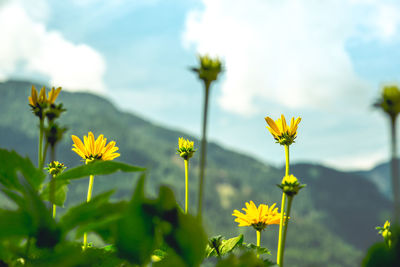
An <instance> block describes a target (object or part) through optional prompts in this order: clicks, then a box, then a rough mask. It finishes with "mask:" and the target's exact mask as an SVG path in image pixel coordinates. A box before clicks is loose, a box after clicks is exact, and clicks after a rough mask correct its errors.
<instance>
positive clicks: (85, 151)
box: [71, 132, 120, 163]
mask: <svg viewBox="0 0 400 267" xmlns="http://www.w3.org/2000/svg"><path fill="white" fill-rule="evenodd" d="M71 137H72V140H73V141H74V144H73V148H72V151H74V152H75V153H76V154H78V155H79V156H81V157H82V158H83V159H85V160H86V163H88V162H91V161H93V160H113V159H115V158H117V157H119V156H120V154H118V153H114V152H115V151H117V150H118V147H116V146H115V142H114V141H111V142H110V143H108V145H107V146H106V142H107V138H104V136H103V135H102V134H101V135H99V137H97V139H96V141H95V140H94V135H93V133H92V132H89V133H88V136H87V137H86V136H84V137H83V142H84V143H82V141H81V140H80V139H79V137H77V136H75V135H72V136H71Z"/></svg>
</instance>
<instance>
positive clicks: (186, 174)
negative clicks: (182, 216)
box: [185, 159, 189, 213]
mask: <svg viewBox="0 0 400 267" xmlns="http://www.w3.org/2000/svg"><path fill="white" fill-rule="evenodd" d="M188 203H189V160H188V159H185V213H188Z"/></svg>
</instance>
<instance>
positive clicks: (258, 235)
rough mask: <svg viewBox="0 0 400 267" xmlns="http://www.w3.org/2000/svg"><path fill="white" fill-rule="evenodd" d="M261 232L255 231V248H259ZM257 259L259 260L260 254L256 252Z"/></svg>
mask: <svg viewBox="0 0 400 267" xmlns="http://www.w3.org/2000/svg"><path fill="white" fill-rule="evenodd" d="M260 243H261V231H259V230H257V248H260ZM257 258H260V253H259V252H258V251H257Z"/></svg>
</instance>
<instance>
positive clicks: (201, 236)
mask: <svg viewBox="0 0 400 267" xmlns="http://www.w3.org/2000/svg"><path fill="white" fill-rule="evenodd" d="M176 210H177V211H178V209H176ZM165 242H166V243H167V244H168V245H169V246H170V247H171V248H172V249H174V250H175V252H176V254H177V255H179V256H180V257H181V258H182V259H183V261H184V262H185V263H186V264H187V265H188V266H198V265H200V263H201V262H202V261H203V258H204V251H205V248H206V245H207V236H206V234H205V232H204V230H203V227H202V225H201V223H200V222H199V220H198V219H197V218H195V217H193V216H192V215H190V214H183V213H181V212H178V220H177V224H176V225H173V230H172V231H171V233H170V234H168V235H166V236H165Z"/></svg>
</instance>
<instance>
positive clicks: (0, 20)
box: [0, 1, 105, 92]
mask: <svg viewBox="0 0 400 267" xmlns="http://www.w3.org/2000/svg"><path fill="white" fill-rule="evenodd" d="M39 3H41V5H42V7H43V8H44V7H45V6H46V5H45V4H46V3H45V2H44V1H39ZM39 6H40V5H39ZM28 7H29V5H28V6H27V5H25V1H16V2H13V1H10V2H6V3H4V4H3V5H2V6H0V35H1V36H2V40H1V42H0V79H2V80H6V79H8V78H10V77H13V76H14V75H15V74H16V73H20V72H23V73H27V74H30V75H31V77H26V78H32V77H35V76H36V75H41V76H44V77H47V78H48V79H49V82H50V83H51V85H55V86H62V87H64V88H66V89H71V90H82V89H83V90H89V91H94V92H104V90H105V85H104V82H103V75H104V73H105V62H104V59H103V58H102V56H101V55H100V54H99V53H98V52H97V51H95V50H94V49H93V48H91V47H89V46H87V45H85V44H74V43H72V42H70V41H68V40H66V39H65V38H64V37H63V36H62V34H61V33H60V32H57V31H54V30H52V31H49V30H48V29H47V28H46V25H45V21H46V18H44V17H43V18H40V19H39V18H38V12H35V9H33V13H32V12H31V10H32V9H29V8H28ZM46 13H47V12H44V14H46Z"/></svg>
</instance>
